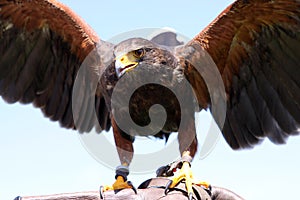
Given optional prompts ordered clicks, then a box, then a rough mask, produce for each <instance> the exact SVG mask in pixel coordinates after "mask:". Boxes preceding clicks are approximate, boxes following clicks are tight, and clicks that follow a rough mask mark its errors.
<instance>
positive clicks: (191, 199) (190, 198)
mask: <svg viewBox="0 0 300 200" xmlns="http://www.w3.org/2000/svg"><path fill="white" fill-rule="evenodd" d="M189 200H193V193H192V192H190V193H189Z"/></svg>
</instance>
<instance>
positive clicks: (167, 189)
mask: <svg viewBox="0 0 300 200" xmlns="http://www.w3.org/2000/svg"><path fill="white" fill-rule="evenodd" d="M172 183H173V181H172V180H169V182H168V183H167V185H166V187H165V195H167V194H168V192H169V188H170V185H172Z"/></svg>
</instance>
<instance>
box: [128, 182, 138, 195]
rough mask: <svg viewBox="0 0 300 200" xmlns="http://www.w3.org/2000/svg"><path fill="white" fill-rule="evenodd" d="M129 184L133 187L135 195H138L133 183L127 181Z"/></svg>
mask: <svg viewBox="0 0 300 200" xmlns="http://www.w3.org/2000/svg"><path fill="white" fill-rule="evenodd" d="M127 184H128V185H130V186H131V188H132V190H133V191H134V193H135V194H137V190H136V188H135V187H134V186H133V184H132V182H131V181H127Z"/></svg>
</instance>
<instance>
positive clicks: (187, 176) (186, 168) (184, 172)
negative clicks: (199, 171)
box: [166, 162, 210, 199]
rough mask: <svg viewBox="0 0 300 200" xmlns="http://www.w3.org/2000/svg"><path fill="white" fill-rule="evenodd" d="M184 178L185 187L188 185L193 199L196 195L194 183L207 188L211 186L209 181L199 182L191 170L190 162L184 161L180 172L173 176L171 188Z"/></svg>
mask: <svg viewBox="0 0 300 200" xmlns="http://www.w3.org/2000/svg"><path fill="white" fill-rule="evenodd" d="M183 180H184V181H185V187H186V190H187V193H188V195H189V199H192V196H193V195H194V191H193V184H194V185H198V186H200V187H204V188H205V189H209V188H210V184H209V183H207V182H203V181H202V182H199V181H196V180H195V179H194V175H193V172H192V170H191V167H190V163H189V162H183V164H182V167H181V169H180V171H179V172H178V174H176V175H175V176H174V177H173V178H172V183H171V184H170V186H169V188H174V187H176V185H177V184H179V183H180V182H181V181H183ZM166 189H167V188H166Z"/></svg>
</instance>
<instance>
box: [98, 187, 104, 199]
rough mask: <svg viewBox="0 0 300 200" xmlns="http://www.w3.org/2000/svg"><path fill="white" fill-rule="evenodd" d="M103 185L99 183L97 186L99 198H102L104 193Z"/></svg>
mask: <svg viewBox="0 0 300 200" xmlns="http://www.w3.org/2000/svg"><path fill="white" fill-rule="evenodd" d="M103 188H104V187H103V186H102V185H101V186H100V188H99V194H100V199H104V195H103Z"/></svg>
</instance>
